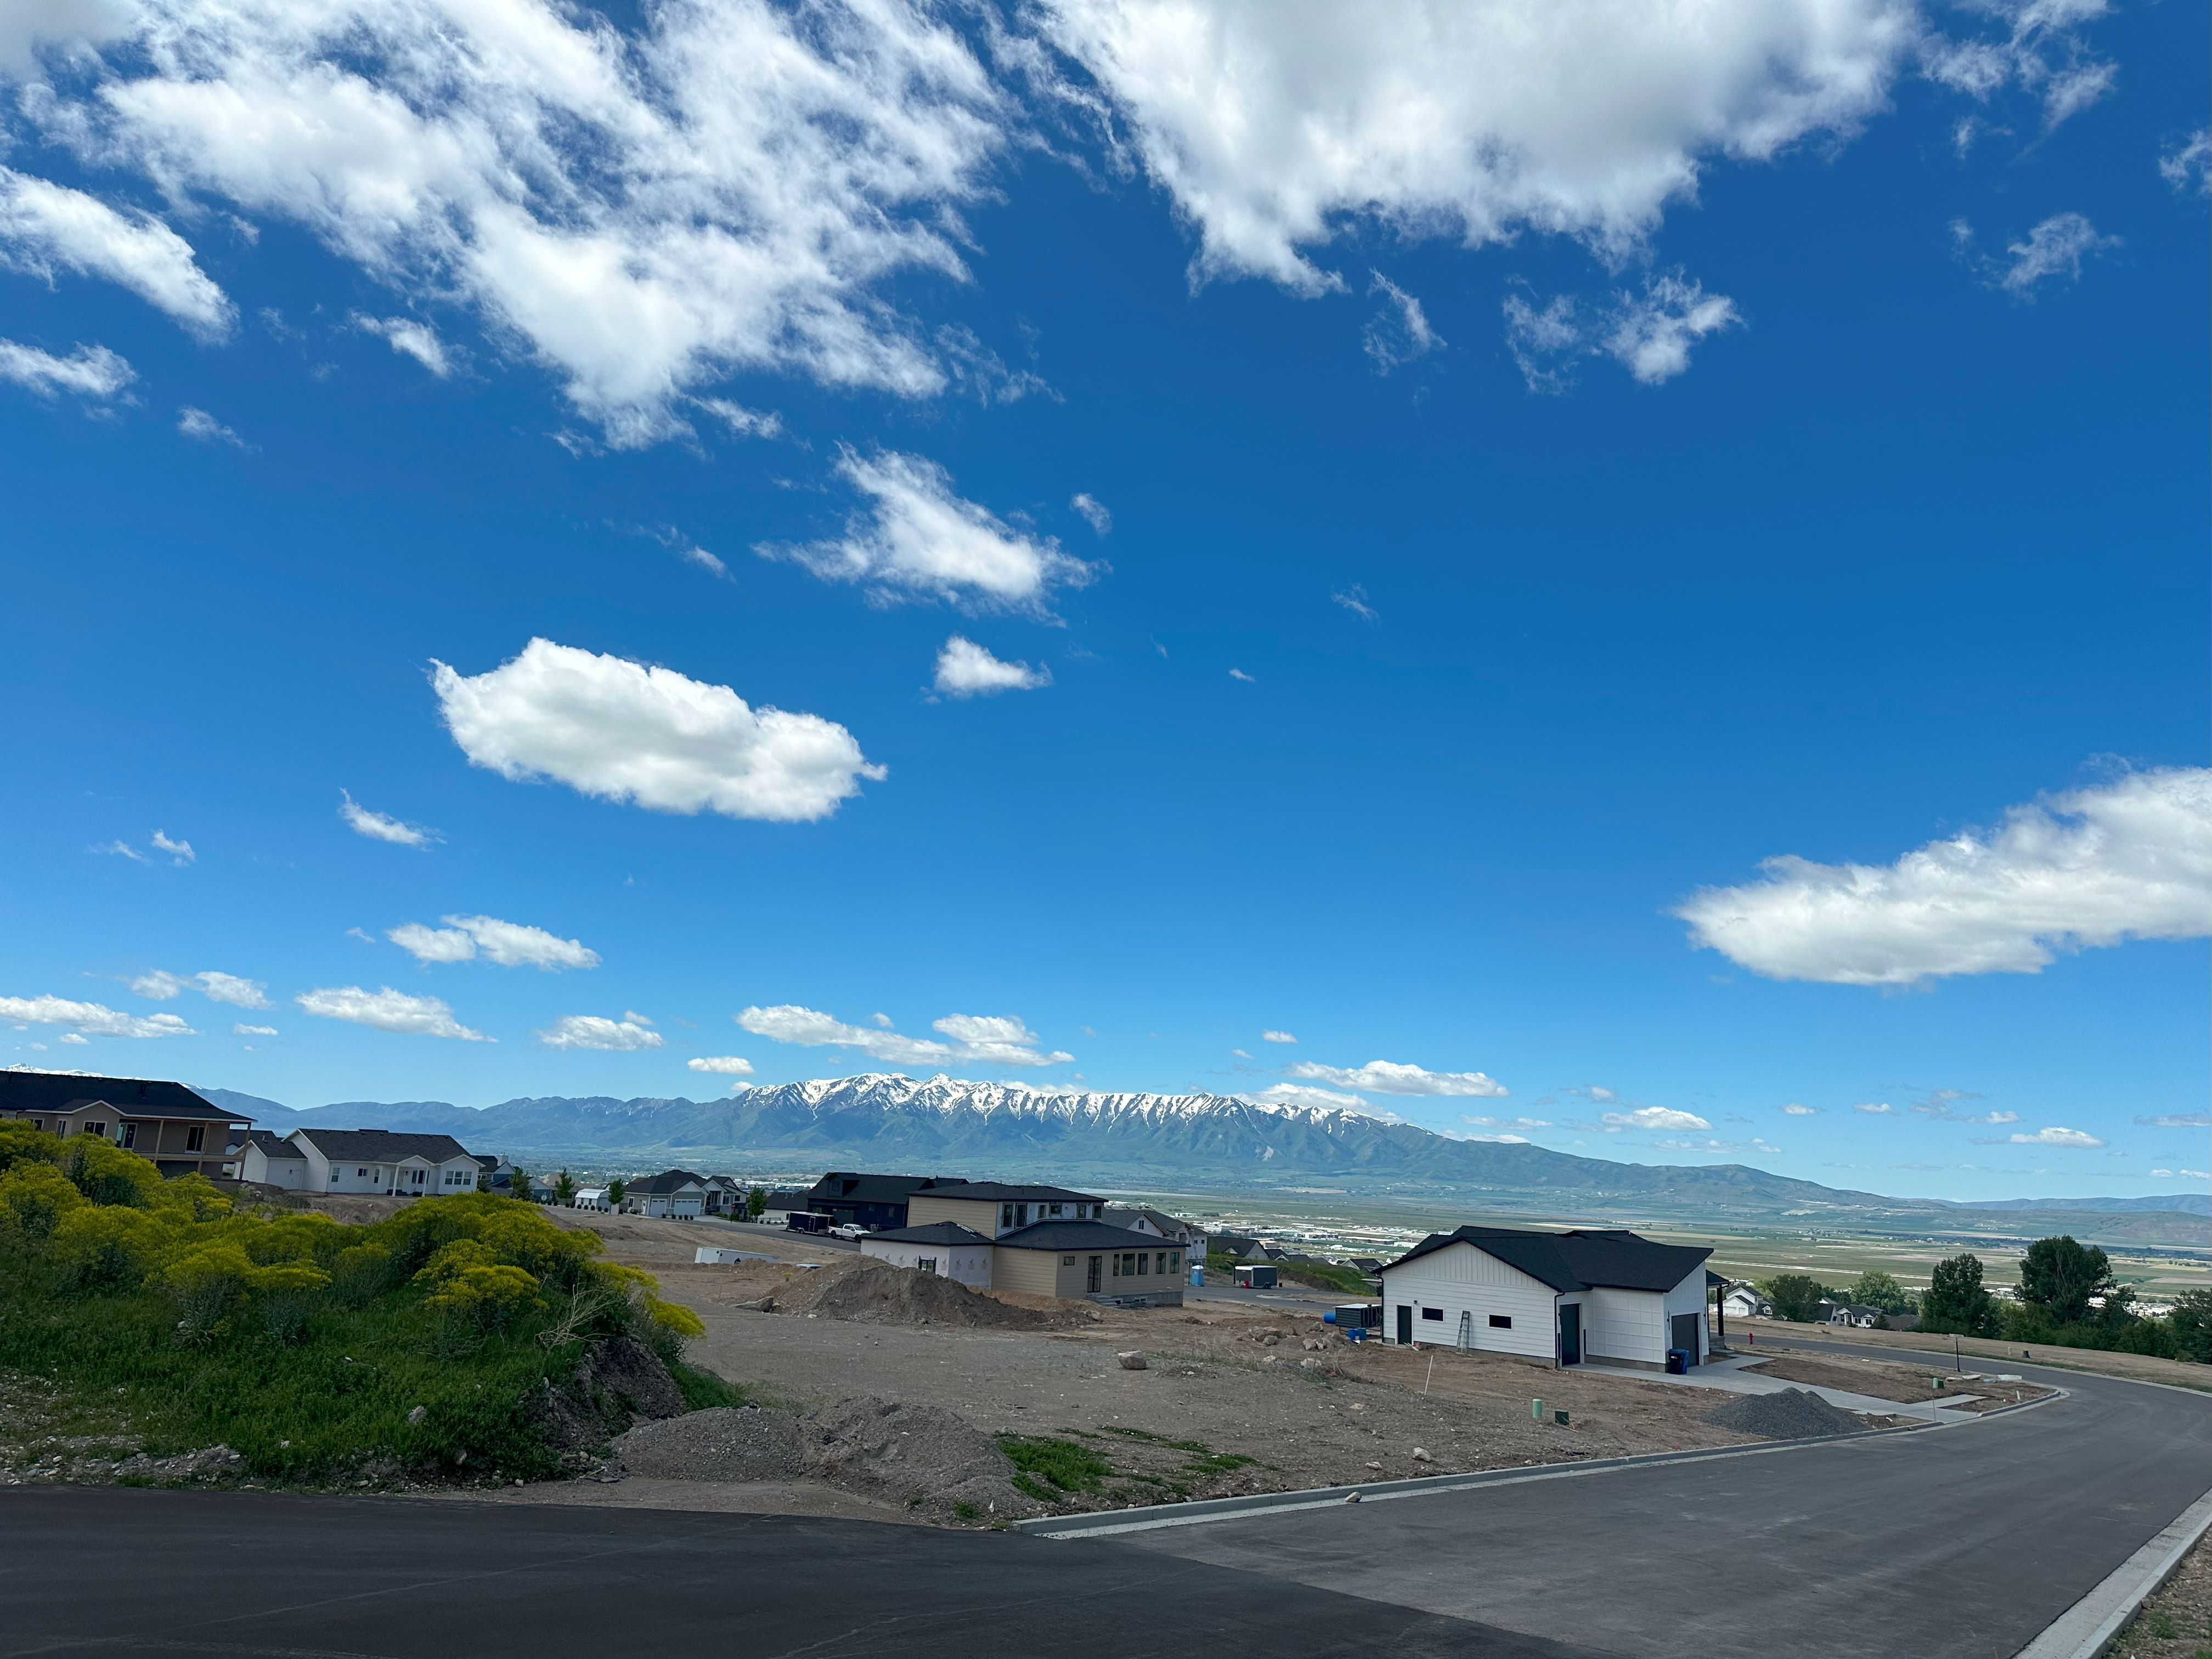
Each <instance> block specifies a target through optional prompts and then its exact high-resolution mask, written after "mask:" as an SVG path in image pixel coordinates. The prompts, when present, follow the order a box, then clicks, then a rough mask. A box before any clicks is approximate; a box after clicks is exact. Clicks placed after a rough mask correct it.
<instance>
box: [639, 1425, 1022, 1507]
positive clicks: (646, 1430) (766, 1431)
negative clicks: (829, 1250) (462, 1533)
mask: <svg viewBox="0 0 2212 1659" xmlns="http://www.w3.org/2000/svg"><path fill="white" fill-rule="evenodd" d="M608 1467H609V1468H610V1469H611V1470H615V1471H618V1472H619V1473H621V1474H635V1475H647V1476H653V1477H657V1478H659V1479H661V1480H731V1481H763V1480H818V1481H820V1482H822V1483H823V1485H825V1486H838V1487H842V1488H843V1489H844V1490H845V1491H847V1492H857V1493H859V1494H860V1495H861V1496H862V1497H865V1498H876V1499H878V1500H880V1501H883V1502H888V1503H893V1504H900V1505H902V1506H904V1507H907V1508H909V1509H919V1510H923V1511H924V1512H926V1513H927V1514H929V1515H931V1516H933V1517H934V1518H937V1519H939V1520H946V1521H992V1520H1000V1519H1008V1518H1012V1517H1015V1516H1024V1515H1028V1514H1030V1513H1032V1512H1033V1511H1034V1510H1036V1504H1032V1503H1030V1501H1029V1500H1028V1499H1027V1498H1024V1497H1023V1496H1022V1495H1021V1493H1019V1492H1017V1491H1015V1489H1014V1484H1013V1466H1012V1464H1011V1463H1009V1462H1007V1461H1006V1455H1005V1454H1004V1453H1003V1452H1001V1451H1000V1449H999V1448H998V1444H997V1443H996V1442H995V1441H994V1440H993V1439H992V1437H990V1436H989V1435H987V1434H985V1433H984V1432H983V1431H981V1430H980V1429H974V1428H970V1427H969V1425H967V1424H966V1423H964V1422H963V1421H962V1420H961V1419H959V1418H958V1417H957V1416H956V1415H954V1414H953V1413H951V1412H950V1411H947V1410H945V1408H944V1407H940V1406H924V1405H917V1404H915V1403H914V1402H912V1401H893V1400H878V1399H872V1398H860V1399H854V1400H842V1401H838V1402H837V1403H836V1405H834V1406H830V1407H826V1408H825V1409H823V1410H822V1411H819V1412H817V1413H811V1414H809V1415H800V1414H798V1413H792V1412H785V1411H776V1410H773V1409H769V1408H767V1407H736V1408H732V1407H715V1408H714V1409H711V1410H708V1411H698V1412H690V1413H686V1414H685V1415H684V1416H682V1417H674V1418H669V1419H665V1421H661V1422H657V1423H641V1424H639V1425H637V1426H636V1427H635V1428H634V1429H632V1430H630V1431H629V1433H627V1434H625V1435H623V1436H622V1437H620V1438H619V1439H617V1440H616V1441H615V1443H614V1445H613V1448H612V1455H611V1458H610V1459H609V1462H608Z"/></svg>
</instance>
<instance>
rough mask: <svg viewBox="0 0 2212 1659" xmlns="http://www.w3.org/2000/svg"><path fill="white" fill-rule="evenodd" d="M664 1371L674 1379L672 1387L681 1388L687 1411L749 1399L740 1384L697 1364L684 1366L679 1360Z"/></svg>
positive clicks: (708, 1408)
mask: <svg viewBox="0 0 2212 1659" xmlns="http://www.w3.org/2000/svg"><path fill="white" fill-rule="evenodd" d="M668 1371H669V1375H670V1376H673V1377H674V1378H675V1379H676V1386H677V1387H678V1388H679V1389H683V1390H684V1409H685V1410H687V1411H695V1412H703V1411H708V1410H710V1409H711V1408H713V1407H716V1406H744V1405H748V1404H750V1403H751V1401H752V1396H751V1395H750V1394H748V1393H747V1392H746V1391H745V1389H744V1385H743V1384H742V1383H732V1382H731V1381H730V1380H729V1379H728V1378H727V1377H726V1376H718V1375H716V1374H715V1373H714V1372H713V1371H710V1370H702V1368H701V1367H699V1366H697V1365H687V1364H684V1362H683V1361H682V1360H680V1359H679V1360H678V1361H676V1362H675V1363H674V1364H671V1366H669V1368H668Z"/></svg>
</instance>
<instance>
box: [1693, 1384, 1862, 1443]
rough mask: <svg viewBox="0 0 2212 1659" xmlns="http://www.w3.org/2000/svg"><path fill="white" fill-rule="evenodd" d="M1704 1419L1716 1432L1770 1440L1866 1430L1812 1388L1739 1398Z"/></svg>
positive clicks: (1714, 1409) (1746, 1395)
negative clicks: (1730, 1430) (1757, 1436)
mask: <svg viewBox="0 0 2212 1659" xmlns="http://www.w3.org/2000/svg"><path fill="white" fill-rule="evenodd" d="M1704 1420H1705V1422H1708V1423H1710V1424H1711V1425H1713V1426H1714V1427H1715V1428H1717V1429H1733V1430H1735V1431H1736V1432H1737V1433H1738V1434H1756V1435H1759V1436H1762V1437H1765V1438H1766V1439H1768V1440H1809V1439H1811V1438H1813V1437H1814V1436H1816V1435H1823V1434H1855V1433H1857V1431H1860V1430H1861V1429H1863V1428H1864V1427H1866V1425H1865V1424H1863V1423H1862V1422H1860V1421H1859V1419H1857V1417H1855V1416H1853V1415H1852V1414H1851V1413H1850V1412H1847V1411H1845V1410H1844V1408H1843V1407H1841V1406H1832V1405H1830V1404H1829V1403H1828V1402H1827V1401H1825V1400H1823V1399H1821V1398H1820V1395H1817V1394H1814V1392H1813V1391H1812V1390H1811V1389H1783V1391H1782V1392H1781V1393H1780V1394H1745V1395H1737V1396H1736V1397H1735V1399H1733V1400H1731V1401H1729V1402H1728V1403H1727V1404H1726V1405H1724V1406H1716V1407H1714V1408H1713V1409H1712V1410H1711V1411H1709V1412H1707V1413H1705V1419H1704Z"/></svg>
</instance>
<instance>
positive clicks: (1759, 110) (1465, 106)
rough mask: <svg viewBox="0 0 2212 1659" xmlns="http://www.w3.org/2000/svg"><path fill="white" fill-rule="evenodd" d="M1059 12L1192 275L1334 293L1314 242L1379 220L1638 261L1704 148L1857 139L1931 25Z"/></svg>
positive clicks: (1758, 10) (1054, 9) (1774, 9)
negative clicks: (1168, 200) (1192, 234)
mask: <svg viewBox="0 0 2212 1659" xmlns="http://www.w3.org/2000/svg"><path fill="white" fill-rule="evenodd" d="M1043 12H1044V17H1045V25H1044V27H1045V29H1046V31H1047V33H1048V35H1049V37H1050V38H1051V39H1052V40H1053V41H1054V43H1055V44H1056V45H1057V46H1059V47H1060V49H1061V50H1062V51H1063V52H1066V53H1067V54H1068V55H1069V56H1070V57H1072V58H1075V59H1077V60H1078V61H1079V63H1080V64H1082V65H1083V66H1084V68H1085V70H1088V71H1089V73H1090V75H1091V76H1094V77H1096V81H1097V85H1098V87H1099V88H1100V91H1101V92H1102V93H1103V96H1104V100H1105V101H1106V105H1107V107H1108V110H1109V112H1110V114H1111V116H1112V117H1113V118H1115V121H1116V122H1117V124H1118V125H1119V128H1120V129H1121V131H1126V133H1127V143H1128V145H1129V148H1130V149H1132V150H1133V152H1134V155H1135V156H1136V157H1137V159H1138V160H1139V161H1140V162H1141V164H1142V165H1143V167H1145V169H1146V172H1148V173H1150V174H1151V176H1152V179H1154V180H1155V181H1156V182H1157V183H1158V184H1159V185H1162V186H1163V187H1164V189H1165V190H1167V191H1168V192H1169V193H1170V196H1171V197H1173V198H1174V201H1175V203H1176V207H1177V208H1178V209H1179V210H1181V212H1182V215H1183V216H1184V217H1185V218H1186V220H1187V221H1188V222H1190V223H1191V224H1192V225H1193V226H1194V228H1195V229H1196V230H1197V233H1198V237H1199V248H1198V252H1197V255H1196V258H1195V259H1194V266H1193V274H1194V278H1197V279H1200V280H1203V279H1206V278H1209V277H1216V276H1267V277H1270V278H1272V279H1273V280H1274V281H1277V282H1279V283H1283V284H1285V286H1287V287H1289V288H1291V289H1293V290H1294V291H1297V292H1299V293H1303V294H1316V293H1321V292H1324V291H1327V290H1328V289H1334V288H1339V287H1341V286H1342V278H1341V277H1340V276H1337V275H1336V274H1335V273H1334V272H1331V271H1328V270H1324V269H1322V267H1320V266H1318V265H1317V264H1315V263H1313V261H1312V260H1311V259H1310V258H1309V257H1308V255H1309V252H1310V251H1313V250H1316V249H1318V248H1320V247H1322V246H1324V245H1326V244H1327V243H1328V242H1329V241H1331V240H1334V238H1335V237H1336V236H1337V235H1339V234H1345V235H1348V236H1359V235H1364V234H1372V232H1373V231H1375V230H1378V229H1379V230H1381V231H1383V232H1385V233H1390V234H1396V235H1399V236H1401V237H1426V236H1449V237H1453V238H1455V239H1457V240H1460V241H1461V242H1462V243H1464V244H1466V245H1468V246H1477V245H1480V244H1483V243H1486V242H1495V241H1501V240H1508V239H1510V238H1511V237H1512V236H1514V235H1515V234H1517V233H1519V232H1520V231H1522V230H1524V229H1534V230H1538V231H1544V232H1552V233H1557V234H1565V235H1571V236H1575V237H1578V238H1581V239H1582V240H1585V241H1587V242H1589V243H1590V244H1591V245H1593V246H1595V247H1598V248H1600V249H1601V250H1605V251H1607V252H1611V253H1615V254H1618V253H1622V252H1626V251H1628V250H1630V249H1632V248H1634V247H1637V246H1639V245H1641V243H1642V242H1643V241H1644V239H1645V238H1646V237H1647V236H1648V235H1649V234H1650V232H1651V231H1652V230H1653V229H1655V228H1656V226H1657V224H1658V222H1659V219H1660V216H1661V215H1662V211H1663V210H1664V209H1665V208H1666V206H1667V205H1668V204H1669V203H1671V202H1675V201H1680V200H1686V199H1688V198H1690V197H1692V196H1693V195H1694V194H1695V191H1696V187H1697V183H1698V178H1699V172H1700V169H1701V167H1703V165H1704V164H1705V161H1706V159H1707V158H1709V157H1712V156H1717V155H1727V156H1730V157H1735V158H1739V159H1745V160H1765V159H1767V158H1771V157H1772V156H1774V155H1777V154H1778V153H1779V152H1781V151H1782V150H1783V149H1785V148H1787V147H1788V146H1789V145H1790V144H1791V143H1795V142H1796V141H1797V140H1799V139H1802V138H1805V137H1810V136H1812V135H1814V134H1838V135H1848V134H1849V133H1850V131H1853V130H1854V128H1855V127H1856V126H1857V124H1858V123H1859V122H1860V121H1861V120H1862V119H1863V118H1865V117H1866V116H1868V115H1870V114H1872V113H1873V112H1875V111H1876V110H1878V109H1879V108H1880V107H1881V105H1882V101H1883V99H1884V96H1885V93H1886V89H1887V85H1888V83H1889V81H1890V79H1891V77H1892V75H1893V72H1894V70H1895V68H1896V67H1897V65H1898V64H1899V59H1900V58H1901V57H1902V55H1903V54H1904V53H1905V52H1906V51H1907V50H1908V49H1909V48H1910V47H1911V45H1912V43H1913V41H1914V38H1915V35H1916V33H1917V30H1916V27H1915V20H1914V19H1913V17H1912V15H1911V12H1910V11H1909V10H1908V9H1906V8H1905V6H1903V5H1900V4H1896V3H1890V0H1717V3H1713V4H1710V5H1707V6H1705V7H1703V8H1701V9H1699V11H1698V12H1697V13H1696V14H1694V15H1687V14H1684V13H1681V12H1680V11H1678V10H1676V9H1672V8H1668V7H1662V6H1641V5H1624V4H1618V3H1606V0H1552V3H1547V4H1543V5H1535V6H1508V5H1486V6H1469V5H1465V4H1460V3H1455V0H1428V3H1401V4H1399V5H1396V6H1394V7H1392V8H1390V9H1389V10H1388V12H1387V13H1386V14H1384V15H1383V18H1378V17H1377V15H1376V14H1375V13H1374V12H1373V11H1371V10H1370V9H1365V8H1360V7H1351V8H1346V7H1342V6H1337V5H1332V4H1328V3H1325V0H1307V3H1289V0H1278V3H1274V4H1271V5H1265V6H1240V7H1233V8H1231V7H1221V6H1206V5H1203V4H1200V3H1198V0H1047V3H1046V5H1045V6H1044V8H1043ZM1386 20H1387V21H1386ZM1087 92H1088V89H1087V88H1084V89H1081V90H1079V91H1078V90H1075V89H1071V95H1073V96H1075V97H1078V98H1080V97H1084V96H1085V95H1086V94H1087ZM1091 102H1092V106H1093V107H1096V99H1095V97H1093V98H1092V100H1091Z"/></svg>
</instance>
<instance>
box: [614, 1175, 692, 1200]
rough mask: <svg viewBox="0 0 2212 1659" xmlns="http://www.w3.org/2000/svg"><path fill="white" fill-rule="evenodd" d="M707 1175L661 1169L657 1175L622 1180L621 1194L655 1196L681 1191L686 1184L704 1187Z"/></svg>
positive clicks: (625, 1195) (639, 1196)
mask: <svg viewBox="0 0 2212 1659" xmlns="http://www.w3.org/2000/svg"><path fill="white" fill-rule="evenodd" d="M706 1184H707V1177H706V1176H696V1175H693V1174H692V1173H691V1171H690V1170H662V1171H661V1172H660V1173H659V1175H654V1176H639V1177H638V1178H637V1179H636V1180H635V1181H625V1182H623V1197H624V1198H626V1199H629V1198H657V1197H659V1196H661V1195H662V1194H667V1193H673V1192H678V1191H681V1190H682V1189H683V1188H684V1187H686V1186H692V1185H696V1186H698V1187H701V1188H704V1187H705V1186H706Z"/></svg>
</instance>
